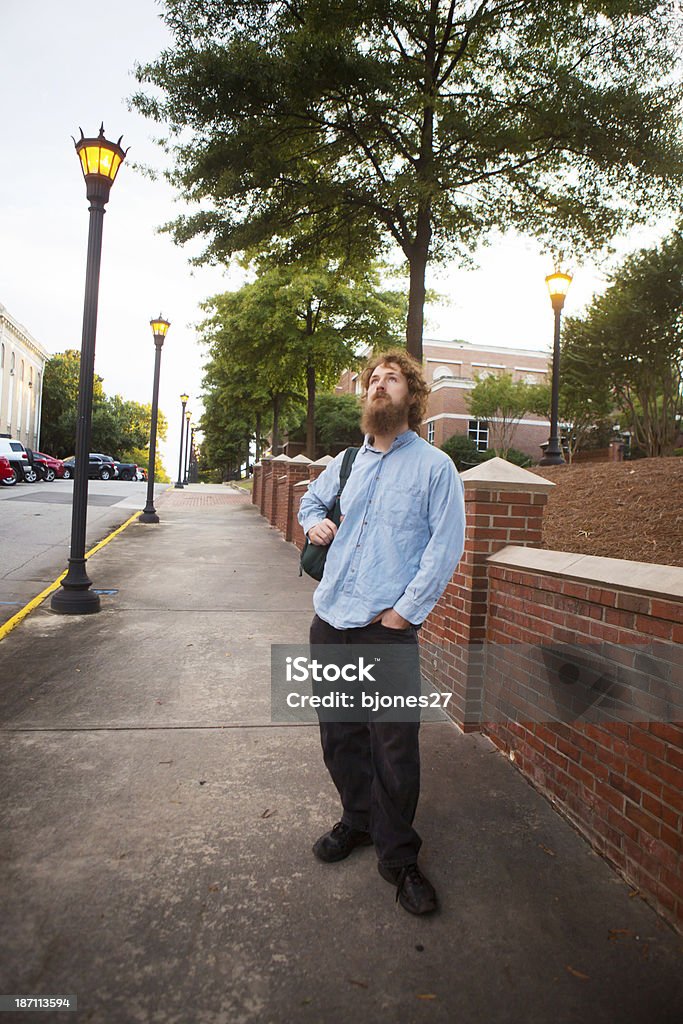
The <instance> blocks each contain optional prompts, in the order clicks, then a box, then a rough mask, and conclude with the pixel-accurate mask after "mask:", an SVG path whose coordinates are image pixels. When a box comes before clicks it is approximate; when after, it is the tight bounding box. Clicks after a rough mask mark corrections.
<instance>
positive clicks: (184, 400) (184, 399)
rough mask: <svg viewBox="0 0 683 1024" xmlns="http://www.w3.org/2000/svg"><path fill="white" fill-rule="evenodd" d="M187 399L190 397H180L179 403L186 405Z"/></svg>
mask: <svg viewBox="0 0 683 1024" xmlns="http://www.w3.org/2000/svg"><path fill="white" fill-rule="evenodd" d="M189 397H190V396H189V395H181V396H180V401H181V402H182V403H183V405H187V402H188V399H189Z"/></svg>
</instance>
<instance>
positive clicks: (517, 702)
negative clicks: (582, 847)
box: [483, 559, 683, 929]
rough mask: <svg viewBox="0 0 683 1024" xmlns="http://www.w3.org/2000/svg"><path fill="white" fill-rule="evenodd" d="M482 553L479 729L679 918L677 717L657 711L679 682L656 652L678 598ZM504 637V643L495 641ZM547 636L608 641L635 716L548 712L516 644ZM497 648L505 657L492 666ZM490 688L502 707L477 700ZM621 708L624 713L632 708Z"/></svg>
mask: <svg viewBox="0 0 683 1024" xmlns="http://www.w3.org/2000/svg"><path fill="white" fill-rule="evenodd" d="M492 561H493V564H491V565H490V568H489V612H488V629H487V639H488V641H489V645H492V646H489V648H488V652H489V654H490V657H488V658H487V669H486V683H485V688H484V689H485V692H484V696H483V717H484V720H485V721H486V719H487V717H488V716H490V717H491V718H494V719H495V720H493V721H489V722H487V724H486V726H485V732H487V733H488V735H489V736H490V737H491V738H492V739H493V741H494V742H495V743H496V744H497V745H498V746H499V747H500V748H501V749H502V750H504V751H505V752H506V753H507V754H508V755H509V756H510V757H511V759H513V760H514V763H515V764H516V765H517V767H518V768H519V769H520V770H521V771H522V772H523V773H524V774H525V775H526V776H527V777H528V778H529V779H530V780H531V782H533V784H534V785H535V786H536V787H537V788H538V789H539V790H540V791H541V792H542V793H544V794H545V795H546V796H548V797H549V798H550V799H551V800H552V801H553V802H554V803H555V805H556V806H558V808H559V809H560V810H561V811H562V812H563V813H564V814H565V815H566V816H567V817H568V818H569V819H570V820H571V821H572V822H573V823H574V825H575V826H576V827H577V828H578V829H579V830H580V831H581V832H582V833H583V834H584V836H585V837H586V838H587V839H588V840H589V841H590V843H591V844H592V845H593V847H594V848H595V849H596V850H597V851H598V852H599V853H600V854H601V855H603V856H604V857H606V858H607V859H608V860H609V861H610V862H611V863H612V864H613V865H614V866H615V867H616V868H618V870H619V871H620V872H621V873H622V874H623V875H624V877H625V878H626V879H627V880H628V881H629V882H631V883H632V884H633V885H634V886H636V887H637V888H638V889H639V890H640V891H641V893H643V894H644V895H645V896H646V897H647V898H648V899H649V900H650V901H651V902H652V903H654V904H655V905H656V906H657V907H658V909H659V910H660V912H661V913H662V914H663V915H664V916H666V917H667V918H668V919H669V920H670V921H671V922H672V923H674V924H675V925H676V926H677V927H678V928H680V929H683V856H682V855H683V838H682V837H683V720H679V721H670V720H666V719H667V712H666V708H667V706H668V707H669V708H671V705H670V704H669V705H665V704H664V703H663V701H662V698H663V695H664V691H665V690H666V691H667V692H668V694H669V696H671V694H672V693H673V694H674V695H675V694H676V692H677V693H678V694H680V692H681V679H680V678H679V679H678V680H676V678H675V677H674V678H673V679H671V683H672V684H673V685H672V686H671V687H667V686H666V676H667V673H669V672H670V671H672V672H673V673H674V674H675V672H676V664H675V657H670V659H666V658H665V657H664V652H666V651H669V652H672V648H671V647H670V646H669V643H670V642H671V641H673V642H674V643H676V644H677V643H680V642H682V641H683V607H682V606H681V603H680V602H679V601H674V600H666V599H663V598H662V597H656V596H651V595H648V594H646V593H640V594H637V593H633V592H632V591H629V590H628V589H623V588H622V589H619V587H616V586H614V585H606V584H601V585H594V584H593V585H591V584H589V583H581V582H578V581H576V580H572V579H569V578H568V577H567V576H565V575H560V574H547V573H538V572H533V571H522V570H520V569H513V568H510V567H504V566H502V565H496V564H495V559H494V560H492ZM605 561H607V560H605ZM610 561H611V560H610ZM662 641H663V643H661V642H662ZM511 643H512V644H514V645H515V646H514V648H512V649H511V648H510V647H509V646H508V647H507V649H503V648H502V647H497V645H510V644H511ZM522 644H524V645H525V646H524V647H522V646H521V645H522ZM552 644H560V645H561V644H571V645H577V646H576V648H575V649H576V650H577V651H578V657H579V660H580V659H581V657H582V651H583V652H585V651H591V652H592V651H598V650H599V649H602V650H603V651H604V650H605V648H604V646H603V647H602V648H600V645H604V644H608V645H610V646H611V645H612V644H614V645H615V647H614V648H611V657H612V658H613V659H617V660H618V662H619V663H620V666H621V667H622V668H623V667H625V668H626V669H628V672H629V673H630V676H631V678H636V679H637V678H638V676H640V685H639V686H637V687H636V689H635V691H634V693H633V694H632V697H633V706H634V707H642V708H643V719H644V720H643V721H633V720H628V721H623V722H622V721H609V722H604V723H603V724H600V722H598V724H589V723H587V722H585V721H584V722H581V721H576V720H575V719H574V720H571V721H566V722H557V721H551V720H550V718H551V714H552V713H555V714H557V705H555V706H554V707H548V706H547V704H546V703H545V702H546V701H547V700H548V696H549V694H548V687H547V685H546V686H545V687H544V686H543V684H542V682H537V683H534V678H533V677H534V673H533V670H532V671H531V672H530V670H529V663H528V660H527V657H526V655H527V653H528V651H527V646H528V647H529V648H531V647H532V646H534V645H537V646H538V648H540V647H541V645H543V647H544V648H545V649H546V650H547V649H548V646H549V645H552ZM581 645H583V646H581ZM587 645H592V646H587ZM645 645H647V646H645ZM565 650H571V648H565ZM660 652H661V655H662V658H661V661H660V660H659V658H658V655H659V654H660ZM503 657H504V661H505V664H504V667H503V666H502V665H500V664H498V665H496V662H497V661H498V662H501V661H502V659H503ZM607 663H609V662H607ZM658 666H659V667H658ZM520 668H521V672H520ZM679 671H680V667H679ZM497 672H498V673H499V678H496V673H497ZM503 677H504V686H503V685H501V681H502V679H503ZM615 678H618V674H617V673H616V672H615ZM489 687H491V689H492V690H493V691H494V692H495V693H496V694H501V695H503V702H504V703H505V705H506V707H505V711H504V712H502V711H501V707H500V703H501V701H499V700H496V699H493V700H490V701H489V700H487V695H486V690H487V689H488V688H489ZM660 690H661V692H660ZM622 692H623V691H622ZM679 710H680V706H679ZM674 711H675V703H674ZM620 713H621V714H623V712H619V710H618V709H617V710H616V711H613V712H612V717H618V716H619V714H620ZM635 714H636V717H637V714H638V712H636V713H635ZM603 717H605V716H603ZM624 717H626V718H629V719H633V717H634V710H633V708H632V709H631V711H630V713H626V714H624ZM598 718H600V716H598ZM657 718H659V719H660V720H659V721H657V720H656V719H657ZM645 719H647V720H645Z"/></svg>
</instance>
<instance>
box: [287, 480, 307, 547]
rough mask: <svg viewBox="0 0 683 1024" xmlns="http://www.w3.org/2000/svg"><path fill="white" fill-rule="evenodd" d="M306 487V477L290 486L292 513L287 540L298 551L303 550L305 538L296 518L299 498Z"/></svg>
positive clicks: (299, 502)
mask: <svg viewBox="0 0 683 1024" xmlns="http://www.w3.org/2000/svg"><path fill="white" fill-rule="evenodd" d="M307 487H308V479H307V478H306V479H304V480H299V481H298V482H296V483H295V484H294V486H293V487H292V514H291V517H290V521H289V525H290V536H289V537H288V538H287V540H291V542H292V544H296V546H297V547H298V549H299V551H303V547H304V541H305V539H306V538H305V537H304V531H303V530H302V529H301V527H300V526H299V520H298V519H297V515H298V513H299V505H300V504H301V499H302V498H303V496H304V494H305V493H306V488H307Z"/></svg>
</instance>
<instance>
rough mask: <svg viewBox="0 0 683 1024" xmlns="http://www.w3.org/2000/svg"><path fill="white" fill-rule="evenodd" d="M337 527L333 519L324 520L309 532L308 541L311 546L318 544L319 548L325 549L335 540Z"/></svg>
mask: <svg viewBox="0 0 683 1024" xmlns="http://www.w3.org/2000/svg"><path fill="white" fill-rule="evenodd" d="M336 532H337V527H336V526H335V524H334V523H333V522H332V520H331V519H323V520H322V522H320V523H316V524H315V526H312V527H311V528H310V530H309V531H308V539H309V540H310V542H311V544H317V545H318V547H321V548H325V547H327V545H328V544H331V543H332V541H333V540H334V537H335V534H336Z"/></svg>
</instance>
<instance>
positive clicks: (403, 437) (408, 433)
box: [361, 429, 418, 455]
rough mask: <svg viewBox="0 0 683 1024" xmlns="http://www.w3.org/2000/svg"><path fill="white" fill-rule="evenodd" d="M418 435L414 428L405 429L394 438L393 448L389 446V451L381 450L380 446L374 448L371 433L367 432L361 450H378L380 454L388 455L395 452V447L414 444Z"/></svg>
mask: <svg viewBox="0 0 683 1024" xmlns="http://www.w3.org/2000/svg"><path fill="white" fill-rule="evenodd" d="M417 437H418V435H417V434H416V433H415V431H414V430H410V429H408V430H404V431H403V433H402V434H399V435H398V437H395V438H394V440H393V443H392V445H391V448H389V450H388V451H386V452H380V451H379V448H373V446H372V445H371V444H370V434H366V435H365V441H364V442H363V447H362V449H361V451H371V452H378V453H379V454H380V455H388V454H389V452H393V451H394V449H395V448H403V446H404V445H406V444H412V443H413V441H416V440H417Z"/></svg>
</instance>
